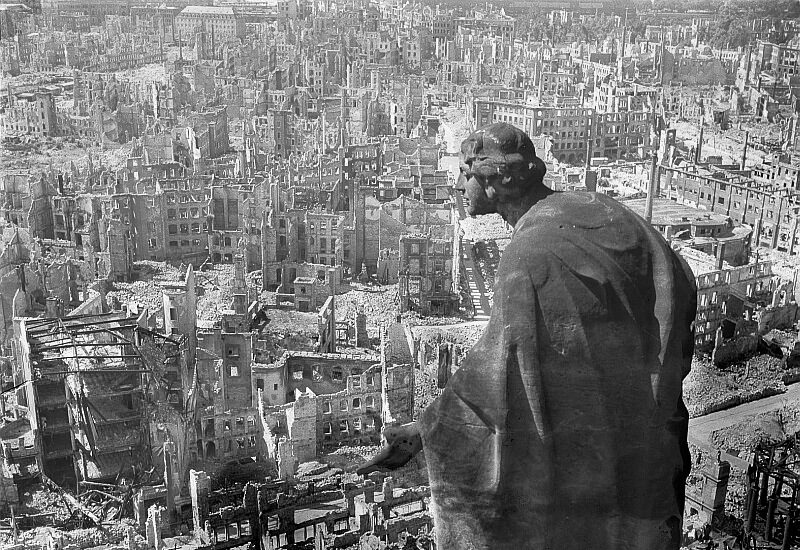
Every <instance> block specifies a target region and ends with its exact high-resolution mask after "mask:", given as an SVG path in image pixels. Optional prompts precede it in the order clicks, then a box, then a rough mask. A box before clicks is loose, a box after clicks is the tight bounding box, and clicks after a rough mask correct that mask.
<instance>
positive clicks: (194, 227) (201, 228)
mask: <svg viewBox="0 0 800 550" xmlns="http://www.w3.org/2000/svg"><path fill="white" fill-rule="evenodd" d="M154 223H155V222H154ZM189 229H190V226H189V224H188V223H182V224H180V225H176V224H174V223H173V224H169V225H168V226H167V232H168V233H169V234H170V235H177V234H178V233H183V234H187V233H189ZM206 231H208V224H207V223H206V222H203V223H202V225H201V224H200V223H193V224H191V232H192V233H201V232H202V233H205V232H206Z"/></svg>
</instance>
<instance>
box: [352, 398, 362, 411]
mask: <svg viewBox="0 0 800 550" xmlns="http://www.w3.org/2000/svg"><path fill="white" fill-rule="evenodd" d="M360 408H361V399H360V398H358V397H354V398H353V409H356V410H357V409H360Z"/></svg>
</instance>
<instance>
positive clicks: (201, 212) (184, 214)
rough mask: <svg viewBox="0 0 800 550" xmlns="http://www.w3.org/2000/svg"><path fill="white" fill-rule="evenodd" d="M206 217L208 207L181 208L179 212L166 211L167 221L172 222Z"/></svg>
mask: <svg viewBox="0 0 800 550" xmlns="http://www.w3.org/2000/svg"><path fill="white" fill-rule="evenodd" d="M201 216H202V217H206V216H208V207H207V206H203V207H202V208H181V209H179V210H177V211H176V210H175V209H174V208H169V209H167V219H168V220H174V219H177V218H178V217H180V218H181V219H189V218H199V217H201Z"/></svg>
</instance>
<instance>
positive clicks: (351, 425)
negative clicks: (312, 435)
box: [322, 416, 375, 436]
mask: <svg viewBox="0 0 800 550" xmlns="http://www.w3.org/2000/svg"><path fill="white" fill-rule="evenodd" d="M361 430H364V431H367V432H371V431H374V430H375V418H374V417H371V416H369V417H367V418H366V419H365V420H364V421H363V422H362V420H361V418H358V417H356V418H351V419H350V420H349V421H348V420H340V421H339V433H340V434H342V435H345V436H347V435H350V434H352V435H359V434H360V433H361ZM322 433H323V434H324V435H325V436H331V435H333V424H332V423H331V422H325V423H324V424H323V425H322Z"/></svg>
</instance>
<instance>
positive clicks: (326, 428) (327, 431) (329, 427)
mask: <svg viewBox="0 0 800 550" xmlns="http://www.w3.org/2000/svg"><path fill="white" fill-rule="evenodd" d="M322 432H323V433H324V434H325V435H331V434H332V433H333V426H332V425H331V423H330V422H325V424H324V425H323V427H322Z"/></svg>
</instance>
